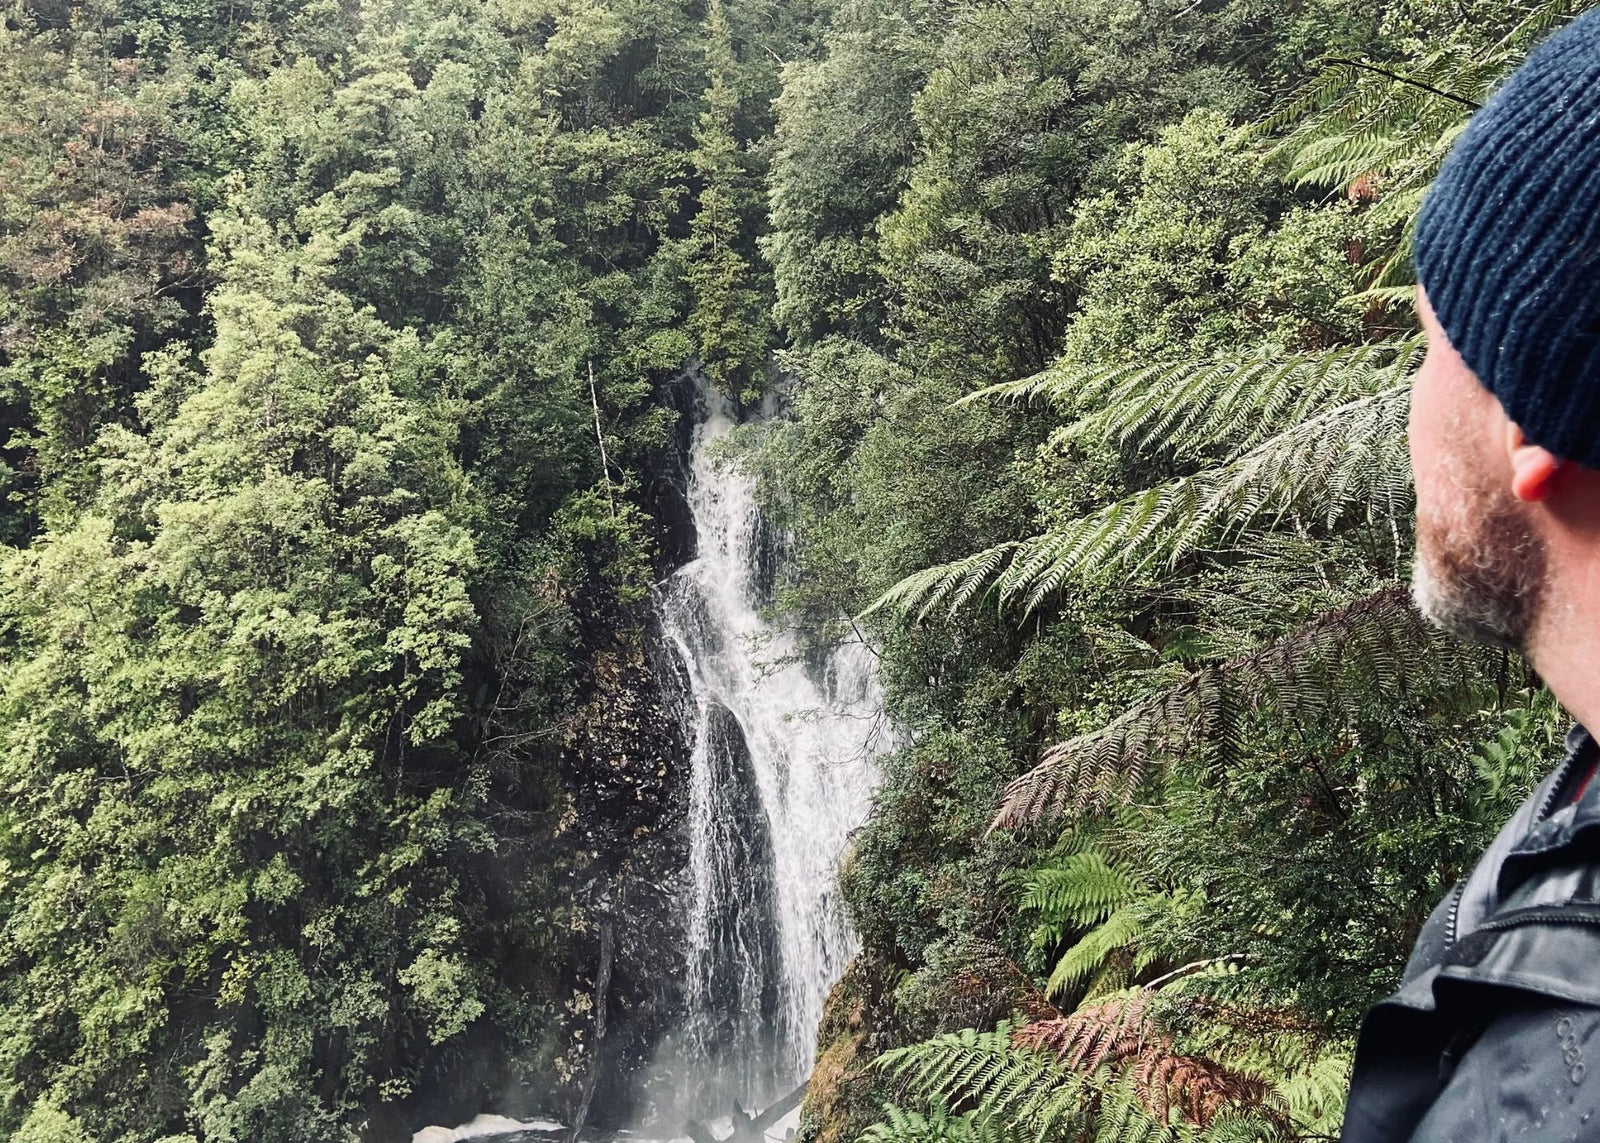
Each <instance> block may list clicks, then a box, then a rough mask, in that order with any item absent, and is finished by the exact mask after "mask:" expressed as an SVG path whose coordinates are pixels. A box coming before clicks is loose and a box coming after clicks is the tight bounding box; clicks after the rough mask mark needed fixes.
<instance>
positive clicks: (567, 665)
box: [0, 0, 813, 1141]
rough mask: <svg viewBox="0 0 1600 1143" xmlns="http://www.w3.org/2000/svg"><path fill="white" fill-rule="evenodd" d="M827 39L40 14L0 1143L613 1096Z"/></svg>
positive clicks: (24, 200) (169, 8)
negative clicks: (610, 937) (682, 675)
mask: <svg viewBox="0 0 1600 1143" xmlns="http://www.w3.org/2000/svg"><path fill="white" fill-rule="evenodd" d="M812 23H813V13H812V12H810V10H809V9H806V8H805V7H804V6H795V5H787V6H785V7H784V8H782V9H780V8H778V7H777V6H775V5H766V4H750V5H743V6H730V7H729V8H728V9H727V10H726V11H724V10H723V9H721V8H719V7H718V6H717V5H716V4H715V3H713V4H712V5H711V7H710V8H709V9H707V8H705V7H704V6H702V5H698V4H694V5H678V4H673V3H665V4H658V3H643V4H624V5H603V4H597V3H585V2H581V0H580V2H576V3H566V2H557V3H549V4H547V3H541V2H535V3H518V2H508V3H477V2H469V3H452V2H448V0H447V2H445V3H441V4H437V5H434V4H420V5H417V4H407V3H402V4H388V3H371V4H358V3H332V2H312V3H306V4H300V3H291V4H288V5H277V4H268V5H254V6H252V5H249V4H246V5H243V6H240V5H237V4H233V3H229V4H226V5H216V6H210V5H204V4H202V5H191V4H173V5H164V4H160V3H156V4H145V3H142V2H141V3H132V4H120V3H116V2H113V3H109V4H98V3H90V4H52V3H40V4H18V5H14V6H12V7H11V8H9V9H8V11H7V15H6V24H5V29H4V31H3V33H0V35H3V40H0V120H3V128H0V151H3V153H0V282H3V286H4V291H3V294H0V394H3V402H4V411H3V416H4V419H5V439H4V441H3V442H0V450H3V455H4V460H5V469H4V473H5V488H6V495H7V507H6V511H5V516H4V521H5V522H4V539H5V541H6V542H7V543H8V544H9V545H11V547H10V550H9V551H8V553H7V555H6V566H5V572H4V577H3V584H4V586H3V589H0V593H3V602H0V613H3V615H4V631H5V636H4V667H3V699H0V736H3V742H4V751H3V755H0V775H3V778H0V781H3V784H4V790H5V799H4V809H3V811H0V852H3V860H4V876H3V879H0V1026H3V1029H4V1030H3V1032H0V1044H3V1047H0V1134H3V1135H5V1136H7V1137H14V1138H21V1139H30V1140H44V1139H50V1140H69V1139H70V1140H78V1139H94V1140H112V1139H121V1140H151V1139H156V1138H166V1139H179V1138H195V1139H205V1140H224V1139H237V1140H258V1141H260V1140H284V1141H287V1140H293V1139H336V1138H348V1137H350V1135H351V1133H352V1132H361V1133H363V1134H364V1135H365V1136H367V1137H369V1138H384V1139H387V1138H394V1137H398V1136H400V1135H402V1134H406V1133H407V1132H408V1130H409V1129H408V1128H406V1127H405V1124H407V1123H408V1122H409V1123H411V1124H412V1125H415V1124H416V1123H417V1122H418V1121H419V1119H420V1120H421V1121H424V1122H425V1121H426V1119H425V1118H424V1117H425V1116H427V1115H439V1116H443V1115H449V1114H452V1113H454V1114H460V1115H470V1114H471V1112H472V1111H475V1110H477V1109H478V1108H480V1107H481V1106H483V1105H484V1103H485V1102H486V1101H488V1100H489V1099H491V1098H492V1099H494V1100H495V1101H496V1102H497V1103H499V1104H502V1105H503V1104H505V1103H506V1101H507V1100H509V1101H510V1105H512V1106H513V1109H514V1107H515V1106H519V1105H520V1106H523V1107H537V1106H540V1105H543V1106H544V1107H546V1108H548V1109H550V1110H554V1111H565V1112H566V1113H569V1114H570V1113H571V1112H572V1111H573V1109H574V1108H575V1107H577V1106H578V1105H579V1103H580V1101H581V1099H582V1092H583V1090H584V1088H585V1086H586V1085H588V1084H590V1083H591V1082H592V1081H593V1079H594V1078H595V1074H596V1071H597V1068H598V1065H597V1063H596V1061H595V1060H594V1059H593V1047H592V1034H591V1032H590V1030H591V1029H592V1026H593V1024H594V1013H593V1012H592V1011H591V1010H590V1009H591V1008H592V1003H593V1002H592V986H591V984H590V983H589V978H590V977H592V976H593V975H594V974H595V971H596V968H595V966H596V963H597V961H598V959H599V956H600V950H599V947H598V946H599V945H600V944H602V943H603V942H601V939H600V937H599V935H598V934H599V930H600V928H601V926H602V922H603V921H604V919H605V918H606V917H607V916H608V911H615V909H616V904H615V902H616V901H617V900H618V899H626V898H627V896H628V888H629V884H631V882H630V879H632V881H636V882H637V884H636V885H634V886H633V897H634V898H635V899H636V900H641V901H643V902H644V905H643V906H642V908H643V909H644V910H645V911H646V913H647V914H648V913H649V910H650V909H651V908H654V909H655V910H656V915H647V916H645V917H644V918H643V919H642V921H641V923H642V924H643V925H644V926H645V928H646V930H647V931H649V930H650V929H651V928H652V927H657V926H658V923H659V920H660V918H659V912H660V910H661V909H662V908H663V907H664V906H662V905H661V903H660V901H659V898H660V897H661V896H662V893H661V891H660V888H659V886H658V885H657V884H655V882H654V880H653V879H654V878H659V877H660V876H662V875H663V874H664V873H665V872H670V871H671V869H672V868H674V867H675V866H676V865H679V864H681V854H678V853H675V852H674V851H673V849H672V847H673V845H675V844H677V843H676V842H674V841H673V840H672V838H671V836H670V831H668V830H663V829H662V828H661V827H663V826H664V825H670V824H671V818H672V815H673V813H674V812H676V810H675V807H674V805H673V804H672V797H673V793H672V789H673V782H674V775H673V774H671V773H669V770H668V768H669V767H670V766H671V764H672V760H673V757H674V756H673V752H672V743H671V742H670V741H666V738H667V737H668V731H669V729H670V728H666V727H664V726H663V724H664V722H665V720H664V719H663V718H661V717H660V715H659V712H656V711H654V710H653V708H652V707H651V698H650V694H649V679H648V676H649V672H648V670H647V669H646V667H645V666H644V663H643V659H642V654H641V648H640V636H639V630H640V626H641V623H642V621H643V617H644V611H643V609H642V607H641V603H642V601H643V599H644V596H645V593H646V590H647V588H648V586H649V584H650V582H651V581H652V580H653V578H654V574H653V572H654V569H655V568H656V567H658V566H660V565H661V564H663V563H665V562H666V561H669V560H671V559H673V558H681V553H677V554H675V553H674V551H673V550H672V544H673V542H674V540H675V535H674V531H673V528H672V527H671V524H672V523H673V516H672V504H671V501H670V490H666V491H664V490H663V486H662V484H661V481H660V480H659V479H657V477H658V476H659V474H660V472H661V471H662V466H663V464H664V458H668V457H670V456H671V455H672V453H673V452H674V449H675V447H676V445H675V441H674V437H673V433H674V431H675V426H676V423H677V415H676V412H675V411H674V410H673V409H672V408H671V407H670V402H669V401H668V400H667V397H666V395H665V394H666V390H667V388H668V387H669V384H670V382H671V380H672V378H673V377H674V376H675V375H676V374H677V372H678V371H679V370H680V369H681V368H682V367H683V365H684V363H685V362H686V361H688V360H690V359H693V358H698V359H700V360H702V361H704V362H705V363H706V369H707V370H708V371H709V372H711V373H712V374H713V375H714V376H715V377H716V378H717V380H718V381H719V382H720V383H721V384H723V385H725V386H726V387H727V388H729V389H730V390H732V391H741V392H750V391H753V390H754V389H756V388H758V387H759V366H760V363H761V358H762V356H763V355H764V353H765V350H766V339H767V338H768V337H769V336H770V330H771V325H770V322H769V321H768V320H767V319H766V317H765V312H764V311H765V308H766V303H765V301H764V300H763V299H764V298H765V295H766V287H765V286H764V284H763V282H764V279H763V277H762V275H761V274H760V273H759V272H758V271H756V270H754V269H753V267H756V266H758V265H759V260H758V258H757V256H756V250H755V245H754V243H755V237H756V234H755V229H756V226H757V222H758V221H759V216H760V213H761V202H760V194H759V186H760V181H759V180H760V173H761V162H760V161H759V159H758V158H756V157H755V156H754V155H753V154H752V153H751V151H750V150H749V149H748V147H747V146H746V144H747V143H748V141H749V140H750V139H751V138H753V137H757V136H760V135H762V134H764V133H766V131H767V130H768V124H769V123H770V116H771V111H770V102H771V99H772V97H773V95H775V94H776V90H777V78H776V74H777V63H776V62H775V61H776V59H778V58H782V57H785V56H789V55H793V54H796V53H798V52H803V51H804V50H805V45H806V44H807V43H808V39H809V37H810V35H811V32H810V27H811V25H812ZM752 61H753V62H752ZM597 434H599V435H600V436H601V437H603V444H602V442H600V441H597ZM602 449H603V451H604V456H605V461H604V462H602ZM639 839H644V840H639ZM652 846H654V847H655V848H652ZM652 902H654V905H652ZM618 923H619V924H626V920H624V921H621V922H618ZM621 939H622V940H623V941H624V942H625V941H626V940H627V939H628V938H627V933H626V932H624V934H623V937H622V938H621ZM649 946H650V947H649V954H650V956H651V957H653V958H658V959H659V960H660V961H661V963H653V964H651V965H649V967H648V974H649V975H651V976H653V975H654V974H655V973H657V972H659V973H660V974H661V975H662V976H663V977H665V978H667V980H668V981H669V982H670V979H671V975H672V966H671V960H670V958H671V956H672V950H671V948H670V942H663V940H662V936H661V934H660V932H659V931H649ZM627 955H628V954H627V952H626V949H625V950H624V957H623V959H624V960H626V959H627ZM638 968H639V966H638V961H637V959H635V961H633V962H632V963H631V964H624V965H623V966H622V967H619V969H618V971H617V972H616V973H615V974H614V977H613V978H614V981H615V983H614V984H613V986H612V990H611V991H612V1000H613V1003H615V1004H618V1005H621V1006H622V1009H619V1011H618V1013H617V1014H616V1015H615V1018H614V1019H613V1021H612V1033H613V1034H612V1038H611V1039H612V1042H614V1043H623V1044H625V1045H631V1047H629V1050H631V1051H633V1052H634V1053H635V1054H636V1055H637V1054H638V1053H641V1052H643V1051H645V1050H646V1049H647V1048H648V1040H649V1036H650V1034H651V1032H650V1028H649V1027H648V1024H649V1021H650V1019H651V1017H650V1015H649V1012H648V1011H643V1012H642V1014H639V1013H637V1012H636V1020H635V1024H636V1026H634V1027H631V1028H630V1027H628V1026H626V1025H627V1021H626V1019H624V1017H625V1016H626V1015H627V1012H628V1011H635V1010H642V1009H648V1007H649V1003H650V1001H651V998H652V996H653V994H654V992H656V991H658V986H657V985H656V984H655V983H654V982H653V981H652V980H649V979H642V978H641V972H640V971H638ZM624 970H627V971H624ZM629 972H631V973H632V976H631V977H630V976H629V975H628V973H629ZM630 1005H631V1006H632V1007H631V1008H629V1006H630ZM623 1009H626V1010H627V1011H624V1010H623ZM586 1036H589V1037H590V1039H589V1040H587V1041H586V1039H585V1037H586ZM634 1062H635V1063H637V1062H638V1061H637V1060H635V1061H634ZM613 1063H614V1064H615V1066H614V1067H611V1068H608V1069H607V1070H608V1072H609V1071H616V1070H619V1069H621V1068H622V1064H621V1063H618V1062H616V1061H613ZM507 1092H510V1093H512V1094H511V1095H506V1094H505V1093H507ZM624 1094H625V1089H624V1087H623V1086H621V1085H619V1086H616V1087H615V1088H614V1089H612V1090H611V1091H610V1094H609V1096H606V1095H605V1094H604V1093H603V1095H602V1098H601V1100H600V1101H599V1103H598V1105H597V1106H596V1115H597V1116H600V1117H604V1116H606V1115H609V1117H610V1118H612V1119H613V1120H615V1119H617V1118H619V1117H623V1116H626V1114H627V1113H628V1108H627V1107H626V1106H624V1105H619V1103H618V1101H620V1100H622V1099H623V1096H624Z"/></svg>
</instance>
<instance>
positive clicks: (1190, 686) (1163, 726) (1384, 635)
mask: <svg viewBox="0 0 1600 1143" xmlns="http://www.w3.org/2000/svg"><path fill="white" fill-rule="evenodd" d="M1498 658H1499V653H1498V652H1494V651H1490V650H1487V649H1484V648H1480V647H1473V646H1468V645H1464V644H1461V643H1458V642H1455V641H1453V640H1447V639H1444V638H1442V637H1440V636H1438V635H1436V634H1435V633H1434V632H1433V630H1432V629H1431V628H1429V627H1428V626H1427V625H1426V624H1425V623H1423V621H1422V618H1421V616H1419V615H1418V614H1417V613H1416V611H1415V609H1414V608H1413V607H1412V606H1411V603H1410V597H1409V593H1408V592H1407V590H1406V589H1405V588H1402V587H1398V586H1396V587H1390V588H1386V589H1384V590H1383V591H1380V592H1377V593H1375V594H1374V595H1372V596H1369V597H1368V598H1366V599H1362V600H1360V601H1358V602H1356V603H1353V604H1350V605H1348V606H1346V607H1342V608H1339V609H1337V610H1335V611H1331V612H1328V613H1325V614H1323V615H1319V616H1317V617H1316V618H1315V619H1314V620H1312V621H1311V622H1310V623H1307V624H1306V625H1305V626H1303V627H1301V628H1299V629H1297V630H1295V631H1293V632H1291V633H1290V634H1288V635H1286V636H1284V637H1282V638H1280V639H1277V640H1274V641H1273V642H1271V643H1268V644H1266V645H1264V646H1262V647H1260V648H1258V649H1256V650H1254V651H1252V652H1250V653H1249V654H1247V655H1244V656H1241V657H1239V658H1237V659H1233V660H1230V661H1228V662H1225V663H1218V664H1214V665H1210V666H1206V667H1203V668H1201V669H1200V670H1197V671H1195V672H1193V673H1192V674H1191V675H1189V676H1188V677H1187V678H1186V679H1184V680H1183V681H1182V682H1181V683H1179V684H1177V685H1176V686H1173V687H1171V688H1168V689H1167V690H1165V691H1162V692H1161V693H1159V694H1157V695H1155V696H1153V697H1151V698H1149V699H1147V700H1146V701H1144V702H1142V703H1140V704H1138V705H1137V706H1135V707H1133V708H1131V709H1130V710H1128V711H1126V712H1125V713H1123V714H1122V715H1120V716H1119V717H1118V718H1116V719H1115V720H1113V721H1112V722H1111V723H1109V724H1108V725H1106V726H1105V727H1102V728H1101V729H1099V730H1096V731H1093V732H1091V733H1089V734H1084V735H1079V736H1077V737H1075V738H1072V739H1069V740H1067V741H1065V742H1062V743H1060V744H1059V745H1057V746H1054V747H1051V748H1050V749H1049V750H1047V751H1046V752H1045V753H1044V755H1043V756H1042V757H1041V759H1040V761H1039V764H1038V765H1037V766H1035V767H1034V768H1033V769H1032V770H1030V771H1029V772H1028V773H1027V774H1024V775H1023V776H1022V777H1020V778H1018V779H1016V780H1015V781H1014V782H1012V783H1011V785H1010V786H1008V787H1007V789H1006V791H1005V794H1004V796H1003V797H1002V799H1001V803H1000V809H999V812H998V813H997V814H996V817H995V820H994V825H995V827H996V828H1007V827H1011V826H1016V825H1021V824H1026V823H1030V822H1037V821H1040V820H1041V819H1043V818H1045V817H1048V816H1050V815H1052V814H1055V813H1059V812H1063V811H1066V810H1069V809H1074V810H1078V811H1082V810H1086V809H1091V808H1095V807H1097V806H1103V805H1105V804H1107V803H1108V802H1110V801H1113V800H1116V799H1120V798H1126V797H1128V796H1129V795H1131V793H1132V792H1133V791H1134V790H1136V789H1138V788H1139V786H1140V784H1141V783H1142V782H1143V781H1144V779H1145V777H1146V775H1147V773H1148V772H1149V769H1150V767H1151V766H1152V765H1154V764H1156V763H1157V762H1159V761H1161V760H1164V759H1171V758H1178V757H1186V756H1190V755H1193V754H1196V753H1207V754H1210V755H1211V756H1214V757H1221V758H1223V759H1226V758H1228V757H1231V756H1233V754H1234V752H1235V751H1236V749H1237V746H1238V740H1237V738H1236V737H1235V736H1236V734H1237V728H1238V717H1239V715H1240V714H1241V713H1242V712H1245V711H1248V710H1253V709H1270V710H1272V711H1274V712H1275V713H1276V714H1277V715H1279V716H1280V717H1282V718H1284V719H1285V720H1288V721H1291V722H1292V721H1296V720H1299V721H1302V722H1306V721H1312V720H1315V719H1317V718H1320V717H1322V716H1324V715H1325V714H1327V713H1328V712H1329V708H1330V705H1336V704H1341V703H1348V702H1349V701H1351V699H1352V697H1353V696H1355V695H1361V696H1363V697H1364V698H1366V699H1372V698H1380V699H1381V698H1384V697H1389V698H1391V699H1392V698H1394V697H1397V696H1398V695H1399V694H1400V693H1401V692H1402V691H1404V690H1405V689H1406V688H1407V687H1408V685H1410V684H1412V683H1413V682H1416V683H1418V684H1420V685H1423V686H1425V687H1427V688H1428V689H1430V690H1432V691H1435V692H1442V691H1444V690H1446V689H1448V688H1470V687H1471V685H1472V684H1473V683H1474V682H1475V681H1477V680H1480V679H1482V678H1483V677H1484V675H1485V672H1486V671H1487V670H1488V669H1492V668H1493V666H1494V662H1495V661H1496V660H1498Z"/></svg>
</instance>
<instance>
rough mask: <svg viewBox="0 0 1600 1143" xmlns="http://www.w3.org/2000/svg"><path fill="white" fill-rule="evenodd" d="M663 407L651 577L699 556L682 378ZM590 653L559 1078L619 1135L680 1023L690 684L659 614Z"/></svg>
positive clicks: (644, 611) (585, 1110) (566, 756)
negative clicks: (669, 435) (666, 417)
mask: <svg viewBox="0 0 1600 1143" xmlns="http://www.w3.org/2000/svg"><path fill="white" fill-rule="evenodd" d="M659 400H660V401H661V403H662V404H663V405H664V406H665V407H667V408H670V409H673V410H675V411H676V412H677V413H678V428H677V430H676V431H675V432H674V435H673V445H672V447H670V448H669V449H667V450H665V451H664V452H663V454H662V455H661V456H660V457H658V458H657V461H656V463H655V464H653V465H652V466H651V469H650V471H649V473H648V474H647V477H646V480H645V484H644V488H643V490H642V498H643V500H644V502H645V506H646V508H647V509H648V510H649V511H650V513H651V518H652V521H653V534H652V541H653V545H654V550H655V557H656V558H655V571H656V574H657V577H658V578H660V577H664V576H666V575H668V574H670V573H671V572H672V571H673V570H674V569H675V568H677V567H679V566H681V565H682V564H683V563H684V562H686V561H688V560H690V559H692V558H693V556H694V550H695V535H694V524H693V521H692V518H691V516H690V513H689V510H688V506H687V504H686V502H685V499H684V487H685V482H686V479H687V477H686V471H687V470H686V459H687V452H688V447H689V439H690V428H691V416H692V410H693V401H694V393H693V387H692V385H690V384H688V383H687V382H686V381H685V380H684V379H681V378H680V379H677V380H676V381H674V382H673V383H671V384H668V385H665V386H663V388H662V390H661V392H660V394H659ZM593 642H595V643H596V644H598V646H597V647H596V649H595V650H593V651H592V653H591V655H590V659H589V664H588V670H587V672H586V676H587V677H586V680H585V685H584V688H583V694H584V699H583V702H582V705H581V707H580V709H579V711H578V713H577V716H576V717H575V718H574V719H573V721H572V723H571V727H570V731H569V734H568V738H567V741H566V743H565V746H564V749H563V753H562V769H563V782H562V784H563V786H564V787H565V789H566V790H567V791H568V792H569V795H570V797H571V799H572V808H571V811H570V814H569V819H570V820H569V821H567V822H566V823H564V824H565V829H566V831H567V832H568V834H569V835H570V837H571V839H572V843H573V844H574V846H575V848H576V851H577V864H578V867H579V873H578V879H577V883H576V886H575V890H574V905H575V907H576V911H575V920H574V933H573V940H572V968H571V979H570V994H569V998H568V1000H567V1002H566V1005H565V1008H564V1011H563V1012H562V1016H561V1022H562V1028H561V1031H560V1037H559V1042H560V1043H561V1044H562V1045H563V1047H562V1049H561V1051H560V1054H559V1055H558V1057H557V1059H556V1061H555V1069H556V1072H557V1078H558V1080H559V1081H560V1085H561V1086H560V1096H559V1099H560V1102H562V1103H564V1104H565V1105H566V1106H565V1108H564V1110H565V1112H566V1116H567V1120H568V1122H569V1123H570V1122H574V1121H575V1120H576V1119H578V1118H580V1117H582V1118H586V1120H587V1122H588V1123H589V1124H590V1125H592V1126H596V1127H610V1128H618V1127H623V1126H626V1125H628V1124H629V1123H632V1122H634V1121H635V1120H636V1119H637V1118H638V1117H639V1116H641V1115H642V1114H644V1113H645V1112H646V1111H647V1109H648V1105H649V1103H650V1101H651V1089H652V1086H653V1084H652V1082H651V1080H652V1073H651V1065H652V1061H653V1058H654V1056H655V1052H656V1048H657V1046H658V1044H659V1043H660V1042H661V1040H662V1038H663V1037H664V1036H665V1035H666V1034H667V1033H668V1032H669V1031H670V1030H671V1029H672V1028H673V1027H674V1026H675V1025H676V1024H677V1023H678V1022H679V1021H680V1020H681V1019H682V1014H683V1002H684V980H685V961H686V946H687V932H686V927H685V924H684V917H683V913H682V907H681V902H682V895H683V891H684V884H683V882H684V877H685V875H686V870H687V866H688V863H689V839H688V835H687V832H686V823H687V814H688V803H689V750H690V746H689V744H688V743H686V742H685V741H684V737H683V731H682V726H681V720H680V718H679V717H678V715H677V710H676V704H677V702H678V701H679V700H680V697H681V695H682V694H683V693H684V691H685V690H686V682H685V681H684V680H683V679H682V678H681V674H682V667H681V665H680V664H679V663H678V662H677V659H676V657H675V656H674V655H673V654H672V653H671V652H670V651H669V650H668V649H667V648H665V647H664V646H663V643H662V639H661V632H660V629H659V626H658V624H657V622H656V619H655V611H654V607H653V605H652V604H648V603H647V604H643V605H640V606H639V607H638V608H637V609H635V610H634V611H633V612H632V613H631V614H629V615H627V616H614V617H608V621H607V622H606V623H604V624H597V625H596V628H595V637H594V639H593ZM658 1082H659V1081H658Z"/></svg>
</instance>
